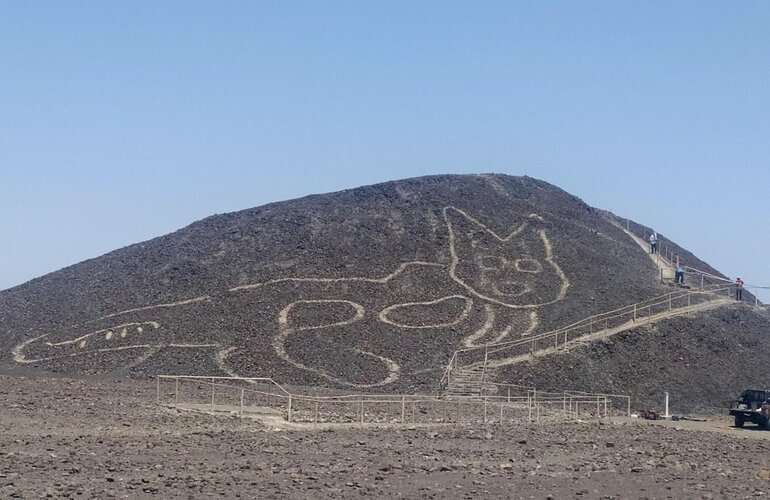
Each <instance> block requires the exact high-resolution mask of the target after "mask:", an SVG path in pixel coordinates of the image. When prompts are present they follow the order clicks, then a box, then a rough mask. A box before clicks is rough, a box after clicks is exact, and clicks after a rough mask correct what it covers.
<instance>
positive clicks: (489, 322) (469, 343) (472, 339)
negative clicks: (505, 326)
mask: <svg viewBox="0 0 770 500" xmlns="http://www.w3.org/2000/svg"><path fill="white" fill-rule="evenodd" d="M484 312H486V314H487V318H486V320H484V324H483V325H481V328H479V329H478V330H476V331H475V332H474V333H472V334H471V335H468V336H467V337H465V338H464V339H463V345H464V346H465V347H478V344H476V341H477V340H478V339H480V338H483V337H484V335H486V334H487V332H489V331H490V330H491V329H492V327H493V326H494V325H495V308H494V306H493V305H492V304H484Z"/></svg>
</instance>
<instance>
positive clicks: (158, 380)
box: [155, 375, 160, 405]
mask: <svg viewBox="0 0 770 500" xmlns="http://www.w3.org/2000/svg"><path fill="white" fill-rule="evenodd" d="M156 380H157V382H156V392H155V404H156V405H160V375H158V376H157V377H156Z"/></svg>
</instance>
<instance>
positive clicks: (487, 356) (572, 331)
mask: <svg viewBox="0 0 770 500" xmlns="http://www.w3.org/2000/svg"><path fill="white" fill-rule="evenodd" d="M732 290H733V287H732V286H731V285H724V284H718V285H709V286H704V288H703V289H701V290H693V289H680V290H677V291H673V292H669V293H666V294H663V295H660V296H657V297H654V298H651V299H648V300H644V301H641V302H637V303H635V304H631V305H628V306H623V307H620V308H618V309H614V310H612V311H608V312H604V313H601V314H596V315H593V316H589V317H588V318H584V319H582V320H580V321H577V322H575V323H572V324H570V325H567V326H565V327H562V328H558V329H556V330H551V331H549V332H545V333H541V334H538V335H533V336H528V337H522V338H519V339H515V340H510V341H506V342H500V343H496V344H486V345H483V346H478V347H470V348H466V349H459V350H457V351H455V352H454V353H453V354H452V357H451V358H450V360H449V363H448V364H447V367H446V369H445V370H444V374H443V375H442V377H441V380H440V383H439V387H440V390H443V389H444V388H446V387H447V386H448V385H449V384H450V383H451V380H452V373H453V371H455V370H457V369H459V368H460V367H462V368H463V369H472V368H474V367H478V366H483V369H482V372H481V380H482V381H483V380H484V379H485V374H486V369H487V368H488V367H495V366H501V365H504V364H506V363H509V362H511V360H512V359H513V358H516V357H519V356H534V355H535V354H536V353H537V352H542V351H545V350H557V349H559V348H563V347H565V346H566V345H568V344H570V343H572V342H575V341H577V340H580V339H581V338H589V337H590V336H592V335H595V334H600V333H602V332H606V331H608V330H612V329H619V331H622V330H624V329H630V328H633V327H635V326H638V325H640V324H645V323H650V322H652V321H654V320H658V319H663V318H668V317H672V316H676V315H677V314H683V313H686V312H689V310H690V308H691V307H692V306H695V305H698V304H702V303H707V302H711V301H713V300H714V299H716V298H717V297H719V296H720V295H723V294H724V295H726V297H730V296H731V291H732Z"/></svg>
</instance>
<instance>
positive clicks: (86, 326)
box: [0, 174, 770, 404]
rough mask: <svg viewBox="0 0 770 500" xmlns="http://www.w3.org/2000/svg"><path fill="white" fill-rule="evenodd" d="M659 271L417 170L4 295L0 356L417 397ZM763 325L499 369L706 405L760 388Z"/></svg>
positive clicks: (671, 331) (575, 213)
mask: <svg viewBox="0 0 770 500" xmlns="http://www.w3.org/2000/svg"><path fill="white" fill-rule="evenodd" d="M623 222H625V221H623ZM629 227H631V229H632V230H633V231H635V232H637V234H641V233H642V231H643V229H644V228H641V226H637V225H636V224H630V225H629ZM671 245H672V247H673V245H674V244H673V243H671ZM680 252H681V253H683V254H684V253H685V251H684V250H682V249H680ZM686 255H687V259H688V264H689V265H693V266H695V267H699V268H703V269H705V270H710V271H711V272H716V271H715V270H713V269H712V268H710V267H709V266H707V264H706V263H703V262H700V261H699V260H698V259H697V258H696V257H695V256H693V255H692V254H689V253H686ZM658 277H659V274H658V270H657V268H656V267H655V265H654V264H653V262H652V261H651V259H649V257H648V255H647V254H646V252H645V251H644V250H642V249H641V248H640V247H639V246H638V245H637V244H636V243H635V242H634V241H633V240H632V239H631V238H629V237H628V235H626V234H625V233H624V232H623V230H622V229H621V228H620V225H619V224H618V220H617V219H616V218H615V217H614V216H613V215H612V214H609V213H607V212H604V211H602V210H597V209H594V208H592V207H590V206H588V205H586V204H585V203H584V202H582V201H581V200H580V199H578V198H576V197H574V196H571V195H570V194H568V193H566V192H564V191H562V190H560V189H559V188H557V187H555V186H552V185H550V184H547V183H545V182H542V181H538V180H536V179H532V178H529V177H509V176H504V175H491V174H490V175H468V176H433V177H422V178H415V179H408V180H403V181H396V182H388V183H384V184H378V185H374V186H366V187H361V188H357V189H351V190H346V191H342V192H338V193H331V194H325V195H314V196H308V197H305V198H301V199H296V200H290V201H286V202H281V203H273V204H269V205H265V206H262V207H257V208H253V209H249V210H243V211H240V212H235V213H229V214H221V215H214V216H212V217H209V218H206V219H203V220H201V221H198V222H196V223H193V224H191V225H190V226H187V227H185V228H183V229H181V230H179V231H177V232H175V233H172V234H169V235H166V236H163V237H159V238H155V239H153V240H150V241H146V242H143V243H139V244H135V245H132V246H129V247H126V248H122V249H119V250H116V251H114V252H111V253H108V254H106V255H103V256H101V257H98V258H95V259H92V260H89V261H85V262H82V263H79V264H76V265H73V266H71V267H68V268H65V269H62V270H60V271H57V272H55V273H51V274H49V275H46V276H43V277H41V278H38V279H35V280H32V281H30V282H28V283H26V284H24V285H21V286H18V287H16V288H12V289H9V290H5V291H2V292H0V349H1V350H2V354H0V363H2V367H3V369H4V371H10V372H18V373H23V372H27V371H48V372H56V373H66V374H74V375H79V374H121V375H129V376H135V377H145V376H151V375H154V374H158V373H176V374H207V375H208V374H213V375H227V374H231V375H243V376H269V377H273V378H274V379H275V380H277V381H279V382H284V383H291V384H295V385H307V386H328V387H336V388H347V389H351V390H369V391H377V392H402V391H405V392H415V391H423V392H430V391H435V389H436V387H437V384H438V381H439V379H440V377H441V374H442V371H443V369H444V367H445V366H446V364H447V362H448V360H449V359H450V357H451V356H452V353H453V352H454V350H456V349H458V348H462V347H463V346H468V345H483V344H485V343H489V342H500V341H504V340H506V339H514V338H517V337H518V336H521V335H527V334H536V333H538V332H544V331H548V330H550V329H553V328H556V327H559V326H563V325H566V324H568V323H571V322H573V321H577V320H579V319H582V318H584V317H586V316H590V315H592V314H597V313H601V312H604V311H607V310H610V309H614V308H617V307H620V306H624V305H627V304H631V303H634V302H638V301H641V300H644V299H648V298H651V297H654V296H657V295H660V294H662V293H665V292H666V291H667V290H669V287H668V286H666V285H664V284H661V283H660V282H659V279H658ZM736 318H738V319H736ZM736 324H738V325H739V326H738V327H737V330H736ZM768 326H770V321H768V319H767V316H763V315H761V314H759V313H756V312H754V311H753V309H752V308H750V307H748V306H743V307H739V308H738V309H735V308H728V309H727V310H724V311H721V310H720V311H714V312H711V313H708V314H703V315H699V316H697V317H689V318H678V319H675V320H671V321H668V322H664V323H659V324H655V325H654V326H651V327H649V328H647V329H646V330H635V331H633V332H631V333H628V334H624V335H620V336H617V337H613V338H612V339H611V340H609V341H606V342H603V343H601V344H597V345H591V346H587V347H586V348H585V349H584V350H580V351H577V350H576V351H572V352H571V353H570V354H569V355H563V356H556V357H553V358H549V359H546V360H543V361H541V362H538V363H536V364H524V365H517V366H516V367H510V369H508V370H507V371H506V370H503V372H502V373H503V375H504V378H505V379H506V381H509V382H515V383H519V382H524V383H531V384H533V385H536V386H543V387H547V388H554V387H555V386H557V385H559V386H564V385H569V386H570V387H569V388H571V389H576V388H577V389H589V388H590V389H592V390H610V389H612V390H615V391H620V390H623V391H626V392H631V393H633V394H635V395H636V396H637V397H641V398H645V397H653V396H654V394H657V393H659V392H661V391H662V390H665V389H664V387H667V388H669V390H672V391H677V390H681V392H682V394H684V393H688V391H701V392H702V393H703V396H702V398H705V399H707V400H708V401H709V402H711V403H712V404H715V402H716V401H717V400H719V401H720V402H721V401H722V400H723V399H725V398H726V397H731V396H732V395H733V393H734V392H737V391H738V390H740V389H741V388H742V387H743V386H744V385H747V384H748V385H751V384H760V385H770V384H768V378H767V377H768V371H767V369H765V370H764V372H761V370H760V367H759V366H755V365H753V364H751V363H753V361H751V362H748V361H747V360H748V359H749V358H750V359H751V360H755V359H765V360H766V359H770V347H768V342H767V335H768V329H769V328H768ZM738 344H740V345H741V346H747V347H745V349H744V348H743V347H741V349H744V350H746V351H748V350H751V352H744V351H742V350H740V349H739V348H738V347H737V345H738ZM748 346H750V349H749V347H748ZM744 354H745V355H746V356H744ZM680 358H681V359H682V360H691V362H677V360H680ZM742 361H743V363H741V362H742ZM736 365H740V369H738V368H735V369H734V368H733V367H735V366H736ZM754 368H756V369H754ZM674 373H675V374H676V376H675V377H674V376H673V374H674ZM700 399H701V397H700V396H698V397H693V401H694V400H700Z"/></svg>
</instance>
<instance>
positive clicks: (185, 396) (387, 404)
mask: <svg viewBox="0 0 770 500" xmlns="http://www.w3.org/2000/svg"><path fill="white" fill-rule="evenodd" d="M514 387H515V388H516V389H515V390H512V388H514ZM504 389H507V393H506V394H501V395H497V396H483V397H454V398H442V397H438V396H430V395H404V394H349V395H342V396H328V397H323V396H310V395H302V394H293V393H290V392H289V391H287V390H286V389H284V388H283V387H282V386H281V385H279V384H277V383H276V382H274V381H273V380H272V379H269V378H244V377H205V376H182V375H159V376H158V377H157V388H156V403H157V404H159V405H166V406H171V407H176V408H180V409H190V410H199V411H213V412H225V413H228V414H234V415H240V416H246V415H256V414H266V415H272V416H276V417H279V418H280V419H282V420H285V421H286V422H291V423H306V424H329V423H334V424H368V425H377V424H381V425H384V424H391V425H407V424H408V425H418V424H459V425H476V424H516V423H521V422H523V421H563V420H572V419H592V418H602V417H607V416H610V415H619V414H622V415H628V414H630V399H629V398H628V397H627V396H619V395H608V394H587V393H580V392H574V391H565V392H559V393H556V392H543V391H537V390H536V389H532V388H521V387H518V386H512V385H511V386H504ZM501 392H505V391H501ZM619 401H620V402H622V404H619V403H618V402H619Z"/></svg>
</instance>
